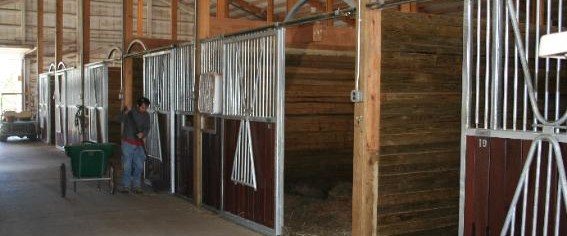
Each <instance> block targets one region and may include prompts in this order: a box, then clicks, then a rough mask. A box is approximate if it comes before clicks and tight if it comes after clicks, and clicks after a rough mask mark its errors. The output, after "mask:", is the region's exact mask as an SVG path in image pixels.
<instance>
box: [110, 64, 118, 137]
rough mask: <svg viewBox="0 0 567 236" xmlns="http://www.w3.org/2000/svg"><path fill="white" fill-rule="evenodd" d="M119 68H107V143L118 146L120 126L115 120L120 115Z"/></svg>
mask: <svg viewBox="0 0 567 236" xmlns="http://www.w3.org/2000/svg"><path fill="white" fill-rule="evenodd" d="M119 94H120V67H110V66H109V67H108V123H109V124H108V141H109V142H111V143H116V144H120V142H121V126H120V122H118V121H117V120H116V119H115V118H116V117H117V116H118V115H119V114H120V99H119Z"/></svg>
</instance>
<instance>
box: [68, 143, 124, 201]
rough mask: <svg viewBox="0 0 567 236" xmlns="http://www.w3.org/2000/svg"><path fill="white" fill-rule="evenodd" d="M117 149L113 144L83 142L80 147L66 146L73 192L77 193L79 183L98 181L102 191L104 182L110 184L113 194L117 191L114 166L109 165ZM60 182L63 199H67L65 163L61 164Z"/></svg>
mask: <svg viewBox="0 0 567 236" xmlns="http://www.w3.org/2000/svg"><path fill="white" fill-rule="evenodd" d="M114 149H116V145H115V144H113V143H92V142H83V143H82V144H78V145H69V146H65V154H67V156H69V157H70V158H71V173H72V178H71V179H70V180H69V181H70V182H72V183H73V191H74V192H77V182H84V181H97V182H98V188H99V190H100V186H101V185H100V183H101V182H102V181H104V182H108V187H109V190H110V193H111V194H114V191H115V189H116V187H115V183H114V179H115V171H114V167H113V166H112V165H110V166H109V165H108V159H109V158H110V157H111V156H112V153H113V152H114ZM59 172H60V173H59V177H60V178H59V180H60V185H61V197H65V194H66V191H67V170H66V167H65V163H61V167H60V169H59Z"/></svg>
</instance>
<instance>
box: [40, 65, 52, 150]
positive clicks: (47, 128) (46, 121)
mask: <svg viewBox="0 0 567 236" xmlns="http://www.w3.org/2000/svg"><path fill="white" fill-rule="evenodd" d="M54 82H55V81H54V74H53V73H51V72H49V73H43V74H40V75H39V81H38V83H39V86H38V89H39V91H38V92H39V93H38V95H39V103H38V113H39V114H38V115H39V128H40V132H41V140H42V141H43V142H45V143H47V144H53V143H54V142H55V136H54V134H55V132H54V130H53V126H54V118H55V117H54V112H53V111H54V104H53V86H54Z"/></svg>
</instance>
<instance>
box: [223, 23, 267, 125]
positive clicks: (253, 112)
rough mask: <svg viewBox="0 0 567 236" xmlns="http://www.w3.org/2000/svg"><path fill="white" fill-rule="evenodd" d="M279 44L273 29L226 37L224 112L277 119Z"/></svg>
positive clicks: (229, 114)
mask: <svg viewBox="0 0 567 236" xmlns="http://www.w3.org/2000/svg"><path fill="white" fill-rule="evenodd" d="M276 44H277V37H276V35H275V31H272V30H270V31H265V32H259V33H252V34H247V35H240V36H236V37H232V38H227V39H226V42H225V44H224V52H225V55H224V58H225V61H226V63H225V69H224V71H225V77H224V91H225V92H224V94H225V98H224V101H223V114H224V116H226V117H230V118H237V119H244V118H253V119H254V118H260V119H267V120H269V121H273V120H274V118H275V115H276V106H275V101H276V95H277V91H276V82H277V78H276V70H275V68H276V56H277V55H276Z"/></svg>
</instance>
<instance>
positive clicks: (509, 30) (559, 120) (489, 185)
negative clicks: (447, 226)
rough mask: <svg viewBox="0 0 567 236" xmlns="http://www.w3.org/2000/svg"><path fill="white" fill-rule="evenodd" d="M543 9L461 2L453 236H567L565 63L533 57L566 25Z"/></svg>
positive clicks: (536, 4)
mask: <svg viewBox="0 0 567 236" xmlns="http://www.w3.org/2000/svg"><path fill="white" fill-rule="evenodd" d="M550 4H555V3H552V2H550V1H547V2H544V1H529V0H528V1H527V2H526V1H522V4H521V6H520V5H519V2H518V1H511V0H507V1H503V0H496V1H491V2H482V1H477V2H475V1H469V0H467V1H465V16H466V17H465V21H464V26H465V27H464V28H465V41H464V42H465V55H464V63H463V112H464V114H463V131H464V132H463V136H462V141H461V142H462V154H461V156H462V158H461V160H462V161H461V171H462V175H461V218H460V220H461V221H460V224H461V227H459V228H460V235H525V234H529V235H566V234H567V215H566V209H567V182H566V178H565V167H564V165H565V161H566V160H567V158H566V154H565V150H567V133H566V129H565V125H566V124H565V120H566V119H567V115H566V107H565V104H566V103H565V95H566V94H567V83H565V78H567V74H566V73H565V71H564V70H562V67H565V62H564V61H562V60H558V59H543V58H539V57H538V55H537V54H538V47H539V39H540V37H541V35H542V34H544V33H550V32H553V31H557V30H561V28H560V26H561V24H563V25H565V24H566V23H567V22H565V19H564V18H561V12H562V11H563V12H564V11H565V7H563V9H559V10H558V9H557V8H556V6H557V5H554V6H553V5H550ZM559 6H561V5H559ZM520 9H522V10H520ZM540 9H541V11H540ZM544 9H547V10H544ZM526 12H528V13H527V14H526ZM552 19H553V20H552ZM557 27H559V28H557ZM525 32H529V33H528V34H526V33H525Z"/></svg>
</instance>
